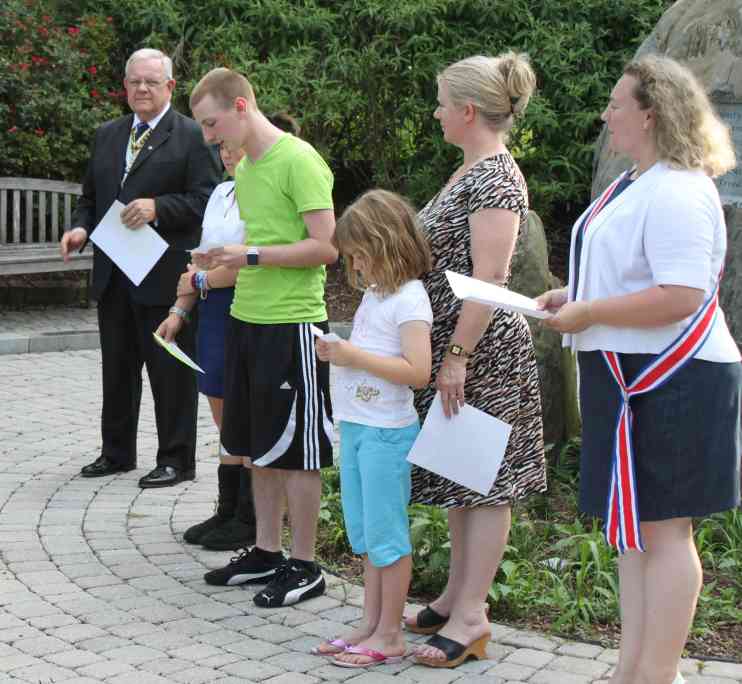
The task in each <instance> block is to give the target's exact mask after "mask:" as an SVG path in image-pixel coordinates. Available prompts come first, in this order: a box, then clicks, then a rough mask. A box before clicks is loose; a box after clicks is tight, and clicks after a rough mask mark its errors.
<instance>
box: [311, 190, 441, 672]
mask: <svg viewBox="0 0 742 684" xmlns="http://www.w3.org/2000/svg"><path fill="white" fill-rule="evenodd" d="M335 240H336V242H337V246H338V248H339V250H340V253H341V254H342V255H343V257H344V259H345V267H346V272H347V276H348V280H349V282H350V284H351V285H352V286H353V287H356V288H358V289H365V293H364V295H363V300H362V301H361V305H360V306H359V307H358V311H357V312H356V314H355V317H354V319H353V331H352V333H351V336H350V341H349V342H346V341H336V342H335V341H334V342H328V341H325V340H323V339H321V338H320V339H319V340H317V355H318V356H319V358H320V359H321V360H323V361H329V362H330V363H332V364H334V365H335V366H339V367H340V368H339V369H338V371H337V374H336V378H335V394H334V396H333V401H334V403H335V417H336V418H337V419H339V420H340V487H341V492H342V501H343V514H344V517H345V527H346V530H347V533H348V538H349V540H350V544H351V546H352V548H353V551H354V552H355V553H358V554H362V555H363V556H364V573H363V576H364V585H365V600H364V607H363V613H364V614H363V620H362V622H361V624H360V625H359V626H358V627H357V628H356V629H354V630H352V631H349V633H348V634H345V635H342V636H340V637H339V638H337V639H334V640H332V641H329V642H325V643H323V644H321V645H320V646H318V647H317V648H316V649H315V650H314V652H315V653H318V654H321V655H334V656H335V658H334V661H333V662H334V663H335V664H337V665H342V666H344V667H368V666H371V665H379V664H381V663H385V662H386V663H388V662H396V661H399V660H400V659H401V658H402V656H403V655H404V653H405V641H404V637H403V636H402V631H401V620H402V610H403V608H404V604H405V598H406V597H407V589H408V587H409V584H410V574H411V571H412V559H411V556H410V553H411V550H412V549H411V546H410V534H409V521H408V517H407V505H408V503H409V498H410V464H409V463H408V462H407V460H406V457H407V454H408V453H409V450H410V447H411V446H412V443H413V442H414V441H415V437H416V436H417V433H418V432H419V430H420V426H419V422H418V417H417V413H416V412H415V409H414V406H413V404H412V390H411V389H410V387H411V386H412V387H416V388H417V387H424V386H425V385H427V383H428V382H429V380H430V364H431V355H430V328H431V325H432V322H433V314H432V311H431V307H430V300H429V299H428V295H427V294H426V292H425V288H424V287H423V285H422V283H421V282H420V281H419V280H417V278H418V276H420V275H421V274H423V273H425V272H427V271H429V270H430V268H431V261H430V251H429V249H428V245H427V241H426V239H425V236H424V235H423V233H422V230H421V228H420V226H419V224H418V222H417V218H416V216H415V211H414V209H413V208H412V207H411V206H410V205H409V203H408V202H407V201H406V200H404V199H403V198H401V197H399V196H398V195H395V194H394V193H391V192H386V191H384V190H371V191H369V192H367V193H366V194H364V195H363V196H362V197H361V198H360V199H358V200H356V202H354V203H353V204H352V205H351V206H350V207H348V208H347V209H346V211H345V212H344V213H343V215H342V217H341V218H340V220H339V221H338V223H337V228H336V232H335Z"/></svg>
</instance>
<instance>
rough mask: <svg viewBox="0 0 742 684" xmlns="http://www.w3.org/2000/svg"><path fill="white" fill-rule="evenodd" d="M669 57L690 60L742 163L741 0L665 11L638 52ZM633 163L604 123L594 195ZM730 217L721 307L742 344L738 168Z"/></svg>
mask: <svg viewBox="0 0 742 684" xmlns="http://www.w3.org/2000/svg"><path fill="white" fill-rule="evenodd" d="M649 52H656V53H660V54H665V55H668V56H669V57H672V58H674V59H677V60H679V61H681V62H683V63H684V64H687V65H688V66H689V67H690V68H691V69H692V70H693V72H694V73H695V75H696V76H697V77H698V78H699V79H700V81H701V82H702V83H703V84H704V86H705V87H706V90H707V92H708V93H709V95H710V97H711V99H712V101H713V102H714V104H715V105H716V107H717V109H718V111H719V113H720V114H721V116H722V117H723V118H724V119H725V120H726V121H727V123H729V124H730V126H731V127H732V131H733V134H734V137H735V144H736V147H737V159H738V161H742V0H713V1H712V0H680V1H679V2H676V3H675V4H674V5H673V6H672V7H671V8H670V9H668V10H667V12H665V14H664V15H663V16H662V18H661V19H660V21H659V22H658V23H657V26H656V27H655V29H654V31H653V32H652V33H651V34H650V35H649V37H648V38H647V39H646V40H645V41H644V42H643V43H642V45H641V47H640V48H639V49H638V50H637V53H636V55H637V56H641V55H643V54H646V53H649ZM630 164H631V162H630V161H629V160H628V159H626V158H622V157H618V156H616V155H613V154H612V153H610V152H609V151H608V148H607V139H606V130H605V127H604V128H603V131H602V133H601V135H600V137H599V138H598V144H597V149H596V154H595V160H594V166H593V186H592V192H593V197H595V196H596V195H597V194H599V193H600V192H602V191H603V190H604V189H605V188H606V187H607V186H608V184H609V183H610V182H611V180H612V179H613V178H615V177H616V176H617V175H618V174H619V173H620V172H621V171H623V170H624V169H626V168H628V167H629V166H630ZM717 186H718V187H719V193H720V195H721V199H722V203H723V204H724V213H725V215H726V219H727V227H728V238H729V247H728V252H727V263H726V268H725V272H724V280H723V282H722V286H721V305H722V308H723V309H724V312H725V314H726V317H727V321H728V322H729V327H730V329H731V331H732V335H733V336H734V339H735V340H736V341H737V344H742V175H741V173H740V169H739V166H738V167H737V169H735V170H734V171H732V172H731V173H729V174H727V175H726V176H724V177H722V178H720V179H717Z"/></svg>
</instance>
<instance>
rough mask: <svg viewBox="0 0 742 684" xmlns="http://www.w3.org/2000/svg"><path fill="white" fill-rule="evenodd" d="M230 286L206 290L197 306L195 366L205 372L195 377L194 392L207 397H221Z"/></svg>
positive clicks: (231, 295) (231, 296)
mask: <svg viewBox="0 0 742 684" xmlns="http://www.w3.org/2000/svg"><path fill="white" fill-rule="evenodd" d="M232 299H234V288H233V287H220V288H218V289H215V290H209V293H208V296H207V297H206V299H199V305H198V365H199V366H201V368H203V369H204V371H205V373H203V374H202V373H197V375H198V391H199V392H201V393H202V394H205V395H206V396H207V397H217V398H219V399H222V398H223V397H224V337H225V336H224V331H225V329H226V326H227V318H228V317H229V308H230V306H231V305H232Z"/></svg>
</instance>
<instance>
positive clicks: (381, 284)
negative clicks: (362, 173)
mask: <svg viewBox="0 0 742 684" xmlns="http://www.w3.org/2000/svg"><path fill="white" fill-rule="evenodd" d="M334 240H335V244H336V245H337V247H338V249H339V250H340V253H341V254H342V255H343V261H344V263H345V274H346V276H347V278H348V282H349V283H350V285H351V286H352V287H354V288H356V289H359V290H364V289H366V287H367V286H369V285H371V284H373V285H375V286H376V292H378V293H379V294H380V295H382V296H386V295H390V294H393V293H394V292H396V291H397V290H398V289H399V288H400V287H401V286H402V285H404V284H405V283H406V282H408V281H409V280H414V279H415V278H418V277H419V276H421V275H422V274H423V273H427V272H428V271H430V269H431V268H432V259H431V256H430V247H429V246H428V240H427V238H426V236H425V234H424V233H423V230H422V226H421V225H420V223H419V221H418V219H417V215H416V213H415V209H414V208H413V206H412V205H411V204H410V203H409V202H408V201H407V200H406V199H405V198H404V197H401V196H400V195H397V194H396V193H393V192H389V191H388V190H381V189H375V190H369V191H368V192H365V193H364V194H363V195H361V196H360V197H359V198H358V199H357V200H355V202H353V203H352V204H351V205H350V206H349V207H347V208H346V210H345V211H344V212H343V214H342V216H341V217H340V218H339V219H338V222H337V225H336V226H335V238H334ZM354 254H361V255H362V256H363V258H364V259H365V260H366V263H368V265H369V271H370V276H371V277H370V280H371V281H372V282H370V283H366V282H364V280H363V278H362V277H361V275H360V274H359V273H358V271H356V270H355V268H354V263H353V255H354Z"/></svg>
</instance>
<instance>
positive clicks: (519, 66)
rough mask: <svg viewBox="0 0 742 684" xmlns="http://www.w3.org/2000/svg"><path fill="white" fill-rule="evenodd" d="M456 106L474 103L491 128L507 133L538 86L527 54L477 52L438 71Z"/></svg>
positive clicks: (441, 81)
mask: <svg viewBox="0 0 742 684" xmlns="http://www.w3.org/2000/svg"><path fill="white" fill-rule="evenodd" d="M438 82H439V83H445V84H446V87H447V88H448V94H449V95H450V97H451V101H452V102H453V103H454V104H455V105H456V106H457V107H463V106H464V105H466V104H467V103H471V104H473V105H474V107H475V108H476V109H477V111H479V113H480V114H481V115H482V117H483V118H484V120H485V121H486V122H487V123H488V124H489V126H490V127H491V128H493V129H494V130H496V131H498V132H500V131H502V132H507V131H508V130H510V128H511V127H512V125H513V121H514V118H515V116H517V115H518V114H521V113H522V112H523V111H525V108H526V106H527V105H528V101H529V100H530V99H531V95H532V94H533V91H534V89H535V88H536V74H534V73H533V69H532V68H531V63H530V61H529V59H528V55H527V54H525V53H516V52H513V51H510V52H503V53H502V54H500V55H498V56H497V57H486V56H484V55H475V56H474V57H467V58H466V59H462V60H459V61H458V62H454V63H453V64H451V65H450V66H447V67H446V68H445V69H444V70H443V71H442V72H441V73H440V74H438Z"/></svg>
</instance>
